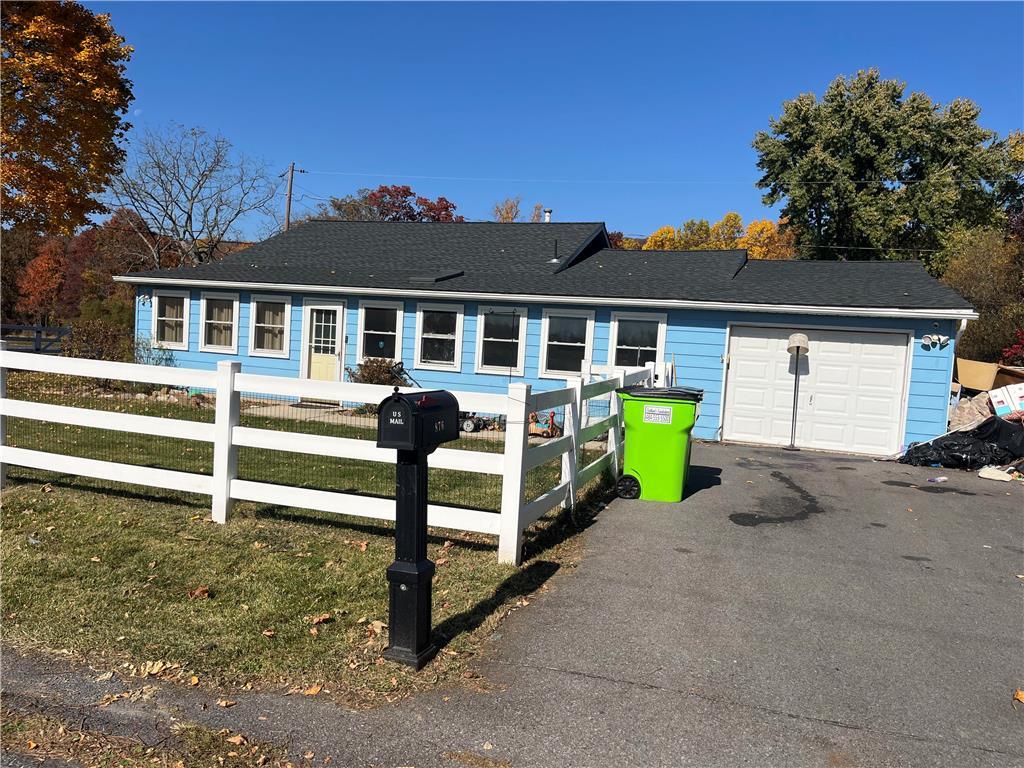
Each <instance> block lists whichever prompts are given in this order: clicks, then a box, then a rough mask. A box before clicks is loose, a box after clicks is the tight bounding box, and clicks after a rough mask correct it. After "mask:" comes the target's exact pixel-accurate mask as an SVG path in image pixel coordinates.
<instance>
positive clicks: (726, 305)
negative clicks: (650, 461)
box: [114, 275, 978, 320]
mask: <svg viewBox="0 0 1024 768" xmlns="http://www.w3.org/2000/svg"><path fill="white" fill-rule="evenodd" d="M114 280H116V281H117V282H119V283H134V284H138V285H154V286H166V285H172V286H193V287H197V288H231V289H234V290H239V289H241V290H253V291H292V292H295V293H319V294H338V293H340V294H350V295H354V296H388V297H394V296H395V295H396V294H398V295H400V296H402V297H403V298H404V297H409V298H425V299H453V300H456V301H486V302H507V303H522V302H529V303H534V304H596V305H598V306H615V307H643V308H645V309H654V308H657V309H712V310H734V311H741V312H765V313H770V314H785V315H843V316H846V317H925V318H932V319H949V320H975V319H977V317H978V313H977V312H975V311H974V310H973V309H928V308H923V309H908V308H901V307H830V306H821V307H818V306H807V305H798V304H745V303H739V302H730V301H689V300H683V299H624V298H618V297H609V296H545V295H541V294H537V295H534V294H512V293H481V292H477V291H427V290H422V289H408V288H402V289H398V288H365V287H364V288H357V287H352V286H339V285H297V284H294V283H246V282H233V281H230V280H180V279H174V278H166V277H134V276H132V275H116V276H115V277H114Z"/></svg>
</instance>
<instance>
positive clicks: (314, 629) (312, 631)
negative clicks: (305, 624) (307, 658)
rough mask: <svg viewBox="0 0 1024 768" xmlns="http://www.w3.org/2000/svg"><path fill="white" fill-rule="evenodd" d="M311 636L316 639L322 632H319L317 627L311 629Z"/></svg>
mask: <svg viewBox="0 0 1024 768" xmlns="http://www.w3.org/2000/svg"><path fill="white" fill-rule="evenodd" d="M309 634H311V635H313V636H314V637H315V636H316V635H318V634H320V630H318V629H317V628H316V627H310V628H309Z"/></svg>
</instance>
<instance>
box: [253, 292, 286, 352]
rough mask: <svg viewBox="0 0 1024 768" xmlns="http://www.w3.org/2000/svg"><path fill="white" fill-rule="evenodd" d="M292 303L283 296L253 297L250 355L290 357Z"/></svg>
mask: <svg viewBox="0 0 1024 768" xmlns="http://www.w3.org/2000/svg"><path fill="white" fill-rule="evenodd" d="M291 309H292V307H291V301H290V300H289V299H288V298H287V297H281V296H253V297H252V301H251V304H250V306H249V320H250V322H249V353H250V354H252V355H255V356H257V357H288V334H289V319H290V317H291Z"/></svg>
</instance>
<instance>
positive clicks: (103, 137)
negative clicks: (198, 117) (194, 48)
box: [0, 0, 132, 235]
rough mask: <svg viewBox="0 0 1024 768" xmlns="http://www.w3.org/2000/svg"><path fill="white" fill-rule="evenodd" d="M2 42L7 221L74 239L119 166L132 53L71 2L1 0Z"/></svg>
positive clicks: (0, 134)
mask: <svg viewBox="0 0 1024 768" xmlns="http://www.w3.org/2000/svg"><path fill="white" fill-rule="evenodd" d="M0 38H2V40H3V67H2V69H0V83H2V92H3V117H2V121H0V147H2V156H3V221H4V223H6V224H18V223H25V224H30V225H32V226H33V228H35V230H36V231H39V232H44V233H51V234H57V233H60V234H65V235H70V234H71V233H72V232H73V231H74V230H75V229H76V228H77V227H79V226H81V225H82V224H84V223H85V221H86V218H87V217H88V216H89V215H90V214H93V213H98V212H102V211H103V210H104V207H103V204H102V203H101V202H100V201H99V199H98V197H99V195H100V194H101V193H102V192H103V190H104V189H105V188H106V187H107V184H108V182H109V181H110V179H111V178H112V177H113V176H114V175H115V174H116V173H117V172H118V170H119V169H120V166H121V163H122V161H123V159H124V151H123V150H122V149H121V148H120V147H119V146H118V142H119V141H120V140H121V139H122V138H123V137H124V135H125V133H126V131H127V130H128V129H129V128H130V126H129V124H128V123H127V122H125V121H124V120H123V119H122V117H123V116H124V114H125V113H126V112H127V110H128V105H129V104H130V103H131V101H132V90H131V82H130V81H129V80H128V79H126V78H125V65H126V63H127V62H128V60H129V58H131V54H132V49H131V47H130V46H128V45H125V41H124V38H123V37H121V36H120V35H118V34H117V33H116V32H115V31H114V28H113V27H112V26H111V25H110V17H109V16H107V15H105V14H104V15H96V14H94V13H92V11H89V10H87V9H86V8H84V7H82V6H81V5H79V4H78V3H75V2H47V3H40V2H24V1H22V0H6V1H5V2H4V3H3V4H2V5H0Z"/></svg>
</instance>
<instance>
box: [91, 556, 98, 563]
mask: <svg viewBox="0 0 1024 768" xmlns="http://www.w3.org/2000/svg"><path fill="white" fill-rule="evenodd" d="M89 560H91V561H92V562H94V563H98V562H100V559H99V558H98V557H96V556H95V555H93V556H92V557H90V558H89Z"/></svg>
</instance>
